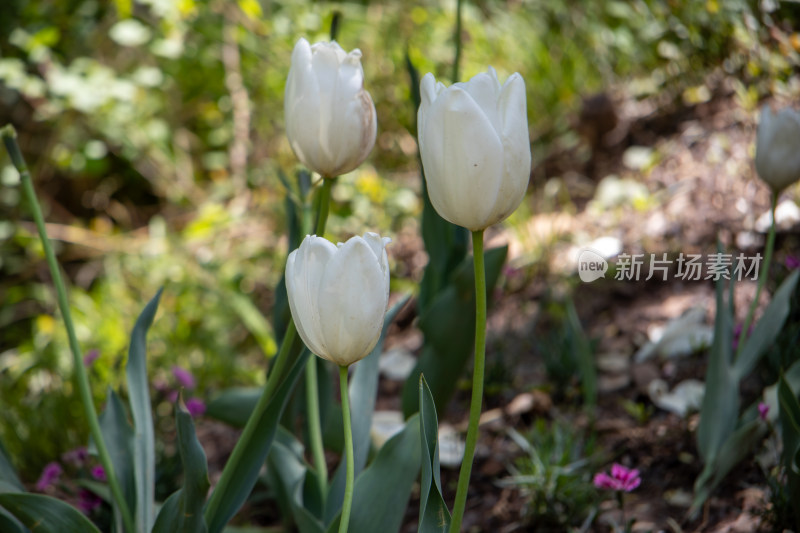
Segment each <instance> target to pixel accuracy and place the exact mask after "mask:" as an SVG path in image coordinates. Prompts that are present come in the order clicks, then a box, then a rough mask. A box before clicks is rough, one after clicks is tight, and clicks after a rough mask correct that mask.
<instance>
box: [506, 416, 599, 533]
mask: <svg viewBox="0 0 800 533" xmlns="http://www.w3.org/2000/svg"><path fill="white" fill-rule="evenodd" d="M508 431H509V435H510V436H511V438H512V439H513V440H514V442H515V443H516V444H517V445H518V446H519V447H520V448H522V450H523V451H524V452H525V455H524V456H523V457H521V458H520V459H518V460H517V461H516V463H515V465H514V467H513V468H512V469H511V472H512V476H511V477H510V478H507V479H505V480H503V482H502V484H503V485H504V486H511V487H517V488H519V489H520V490H522V491H523V493H524V494H525V496H526V498H527V499H528V500H529V502H528V505H527V508H526V509H525V517H526V518H527V519H528V520H529V521H530V522H531V523H532V524H535V525H536V527H537V528H545V529H547V528H555V529H558V530H566V528H568V527H569V526H577V525H580V524H581V523H582V522H584V521H586V520H587V518H588V519H589V521H591V517H592V516H594V514H595V513H596V511H597V505H598V504H599V503H600V497H599V494H598V493H597V490H596V489H595V487H594V485H593V484H592V475H593V473H594V471H595V470H596V469H597V468H598V467H599V465H600V464H601V463H602V458H601V457H599V455H598V453H597V451H596V448H595V441H594V437H593V436H592V435H586V434H585V433H584V431H582V430H580V429H578V428H576V427H575V426H573V425H571V424H569V423H562V422H557V421H554V422H552V423H551V424H550V426H549V427H548V425H547V423H546V421H544V420H542V419H539V420H537V421H536V423H535V424H534V426H533V427H532V428H531V430H530V432H529V433H528V435H527V436H523V435H521V434H519V433H518V432H517V431H515V430H514V429H509V430H508Z"/></svg>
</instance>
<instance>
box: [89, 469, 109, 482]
mask: <svg viewBox="0 0 800 533" xmlns="http://www.w3.org/2000/svg"><path fill="white" fill-rule="evenodd" d="M91 474H92V477H93V478H95V479H96V480H97V481H106V469H105V468H103V467H102V466H100V465H97V466H93V467H92V471H91Z"/></svg>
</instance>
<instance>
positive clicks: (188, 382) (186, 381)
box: [172, 366, 196, 390]
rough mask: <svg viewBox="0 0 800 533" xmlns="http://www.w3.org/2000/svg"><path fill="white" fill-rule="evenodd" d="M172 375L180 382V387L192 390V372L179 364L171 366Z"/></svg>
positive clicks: (193, 382)
mask: <svg viewBox="0 0 800 533" xmlns="http://www.w3.org/2000/svg"><path fill="white" fill-rule="evenodd" d="M172 375H173V376H175V380H176V381H177V382H178V383H180V385H181V387H183V388H184V389H189V390H192V389H193V388H194V387H195V385H196V383H195V381H194V376H193V375H192V373H191V372H189V371H188V370H185V369H183V368H181V367H179V366H173V367H172Z"/></svg>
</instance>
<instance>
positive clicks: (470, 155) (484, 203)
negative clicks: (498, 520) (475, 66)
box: [417, 67, 531, 231]
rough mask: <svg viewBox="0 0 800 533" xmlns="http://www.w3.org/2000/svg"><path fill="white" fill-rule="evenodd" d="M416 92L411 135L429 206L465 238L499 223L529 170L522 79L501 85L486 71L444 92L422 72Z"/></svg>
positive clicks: (511, 207)
mask: <svg viewBox="0 0 800 533" xmlns="http://www.w3.org/2000/svg"><path fill="white" fill-rule="evenodd" d="M420 92H421V96H422V103H421V105H420V107H419V112H418V114H417V134H418V136H419V148H420V154H421V155H422V166H423V168H424V170H425V180H426V182H427V185H428V195H429V196H430V198H431V203H432V204H433V207H434V208H435V209H436V211H437V212H438V213H439V215H441V216H442V218H444V219H446V220H449V221H450V222H452V223H453V224H457V225H459V226H463V227H465V228H467V229H470V230H472V231H476V230H482V229H484V228H487V227H489V226H491V225H492V224H495V223H497V222H500V221H501V220H504V219H506V218H507V217H508V216H509V215H510V214H511V213H513V212H514V210H515V209H516V208H517V206H518V205H519V204H520V202H522V199H523V198H524V196H525V191H526V189H527V187H528V179H529V176H530V169H531V149H530V139H529V136H528V116H527V109H526V106H527V104H526V100H525V81H524V80H523V79H522V76H520V75H519V74H517V73H515V74H512V75H511V77H509V78H508V80H506V82H505V84H503V85H502V86H501V85H500V81H499V80H498V79H497V73H496V72H495V70H494V69H493V68H492V67H489V70H488V72H482V73H480V74H478V75H477V76H475V77H473V78H472V79H471V80H469V81H468V82H466V83H456V84H454V85H452V86H451V87H445V86H444V85H443V84H442V83H437V82H436V79H435V78H434V77H433V74H430V73H428V74H426V75H425V77H423V78H422V82H421V83H420Z"/></svg>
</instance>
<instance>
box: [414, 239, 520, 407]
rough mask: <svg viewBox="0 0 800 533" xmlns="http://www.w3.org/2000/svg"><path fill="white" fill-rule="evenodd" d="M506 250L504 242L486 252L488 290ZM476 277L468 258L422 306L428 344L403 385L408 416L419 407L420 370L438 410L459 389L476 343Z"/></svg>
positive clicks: (488, 290)
mask: <svg viewBox="0 0 800 533" xmlns="http://www.w3.org/2000/svg"><path fill="white" fill-rule="evenodd" d="M507 251H508V248H507V247H505V246H504V247H501V248H493V249H491V250H488V251H487V252H486V254H485V260H486V290H487V292H488V293H489V294H491V291H492V289H493V288H494V286H495V284H496V283H497V278H498V277H499V276H500V269H501V268H502V266H503V263H505V259H506V252H507ZM474 279H475V278H474V274H473V265H472V259H471V258H467V259H465V260H464V262H463V263H462V264H461V266H460V268H459V269H458V271H457V272H455V273H454V274H453V277H452V279H451V280H450V283H449V285H448V286H447V287H446V288H445V289H444V290H442V291H441V292H440V293H439V294H437V295H436V298H435V300H434V301H433V302H432V303H431V305H430V306H429V308H428V309H427V310H425V309H421V310H420V317H419V328H420V329H421V330H422V332H423V333H424V335H425V345H424V347H423V349H422V353H421V354H420V357H419V360H418V361H417V365H416V366H415V367H414V370H413V371H412V372H411V374H410V375H409V377H408V379H407V380H406V382H405V385H404V386H403V414H404V415H405V416H406V417H408V416H410V415H411V414H413V413H416V412H418V411H419V392H418V391H419V376H420V374H425V376H426V379H427V381H428V383H429V385H430V387H431V393H432V394H433V399H434V401H435V402H436V410H437V411H439V412H443V411H444V410H445V408H446V407H447V403H448V402H449V401H450V398H451V397H452V396H453V393H454V392H455V390H456V385H457V383H458V379H459V378H460V377H461V376H462V374H463V372H464V367H465V366H466V363H467V361H468V360H469V359H470V355H472V353H473V345H474V344H475V294H474V292H475V288H474V287H475V281H474Z"/></svg>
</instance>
